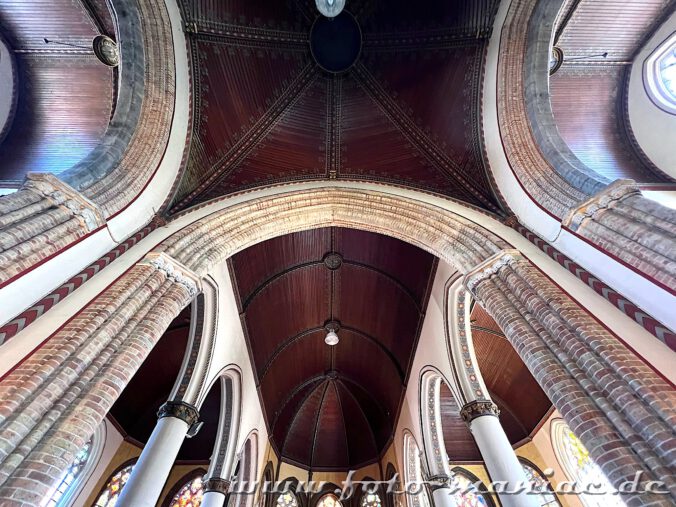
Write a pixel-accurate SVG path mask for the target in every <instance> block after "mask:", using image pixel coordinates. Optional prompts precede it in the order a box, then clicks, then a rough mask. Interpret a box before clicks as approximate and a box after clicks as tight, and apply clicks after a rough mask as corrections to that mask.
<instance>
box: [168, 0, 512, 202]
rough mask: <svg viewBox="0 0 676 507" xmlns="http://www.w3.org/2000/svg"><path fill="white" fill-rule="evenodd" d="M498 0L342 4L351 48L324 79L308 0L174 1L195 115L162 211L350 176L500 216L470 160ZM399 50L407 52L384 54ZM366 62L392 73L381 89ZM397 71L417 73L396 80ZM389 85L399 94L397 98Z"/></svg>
mask: <svg viewBox="0 0 676 507" xmlns="http://www.w3.org/2000/svg"><path fill="white" fill-rule="evenodd" d="M496 5H497V1H496V0H477V1H473V2H462V1H460V0H456V1H452V2H442V1H439V0H428V1H427V2H426V7H425V8H424V9H420V8H419V6H418V5H415V6H413V5H412V4H410V2H404V1H397V2H395V4H391V3H390V2H377V1H376V2H371V1H364V0H352V1H351V2H350V3H349V5H348V10H349V11H352V12H353V13H354V14H355V15H356V17H357V20H358V23H360V26H361V32H362V35H363V39H364V41H365V43H364V46H363V51H362V52H361V55H362V57H361V59H358V60H357V62H356V64H355V65H354V66H353V67H351V68H349V69H348V70H347V71H345V72H343V73H339V74H332V75H329V74H328V73H326V72H324V71H322V70H321V66H320V65H318V64H317V62H316V61H315V59H314V57H313V56H312V52H311V51H310V26H311V23H312V22H313V21H314V20H315V19H316V18H317V16H318V12H317V10H316V7H315V5H314V2H312V1H308V0H298V1H293V2H286V3H283V2H282V3H278V4H276V5H275V6H271V5H263V4H261V5H257V4H256V3H255V2H254V3H253V4H252V5H248V3H247V2H243V1H238V2H233V3H230V2H223V3H218V4H215V3H214V2H210V1H208V0H183V13H184V17H185V20H186V26H187V27H188V28H189V34H190V45H191V49H192V54H193V59H192V65H193V73H194V76H195V86H194V90H195V103H196V108H195V109H196V111H195V112H196V115H195V116H196V118H195V121H194V124H193V135H192V144H191V151H190V157H189V160H188V164H187V170H186V171H185V173H184V175H183V177H182V180H181V183H180V185H179V190H178V192H177V194H176V196H175V197H174V199H173V202H172V204H171V206H170V212H171V213H175V212H179V211H181V210H184V209H187V208H189V207H190V206H193V205H195V204H199V203H202V202H204V201H206V200H210V199H214V198H218V197H220V196H224V195H228V194H232V193H235V192H239V191H243V190H246V189H250V188H256V187H263V186H268V185H274V184H281V183H286V182H293V181H299V180H317V179H334V178H337V179H340V178H347V179H358V180H370V181H379V182H387V183H392V184H397V185H404V186H410V187H414V188H418V189H424V190H426V191H429V192H434V193H437V194H442V195H446V196H450V197H453V198H457V199H462V200H465V201H467V202H468V203H470V204H473V205H477V206H480V207H483V208H485V209H487V210H490V211H492V212H496V213H501V209H500V207H499V204H498V203H497V202H496V200H495V198H494V196H493V193H492V190H491V188H490V184H489V181H488V179H487V178H486V175H485V168H484V165H483V163H482V161H481V157H482V150H481V149H480V137H481V132H480V126H479V122H478V110H477V108H478V107H479V106H478V105H479V103H480V100H479V99H480V96H479V84H480V76H481V67H482V65H483V60H484V57H485V45H486V41H487V37H488V36H489V34H490V23H491V21H492V19H493V16H494V14H495V6H496ZM383 13H384V14H383ZM331 43H332V44H338V43H339V42H336V41H334V40H332V41H331ZM401 51H405V52H406V54H407V56H406V58H405V59H404V60H401V59H398V58H395V57H394V56H393V55H394V54H397V53H400V52H401ZM440 51H442V52H441V53H439V52H440ZM411 67H414V69H413V70H411ZM374 69H375V70H377V71H378V73H379V75H381V76H383V77H385V78H387V79H391V81H392V83H391V86H392V90H391V93H387V92H384V91H383V90H384V89H385V88H384V82H380V81H381V80H380V79H379V78H377V77H373V76H372V75H371V74H372V72H374ZM404 75H409V76H411V75H415V77H416V79H415V80H412V81H410V82H406V83H402V79H405V78H404V77H402V76H404ZM402 84H405V85H406V86H405V87H404V89H402V90H397V87H399V86H400V85H402ZM404 92H406V93H404ZM397 93H402V94H403V95H406V100H405V101H402V104H401V105H399V103H398V102H397V96H396V94H397ZM418 108H420V111H418V110H417V109H418ZM418 119H420V120H422V121H420V122H418V121H417V120H418ZM430 129H431V130H430ZM435 129H436V130H435Z"/></svg>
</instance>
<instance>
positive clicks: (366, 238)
mask: <svg viewBox="0 0 676 507" xmlns="http://www.w3.org/2000/svg"><path fill="white" fill-rule="evenodd" d="M329 253H334V254H338V255H339V256H341V257H342V264H340V265H338V266H333V267H334V268H335V269H330V267H329V265H327V264H325V262H324V260H323V259H324V258H325V256H326V255H327V254H329ZM230 266H231V274H232V277H233V281H234V285H235V287H236V290H237V291H238V298H239V300H240V301H241V305H240V307H241V310H242V321H243V323H244V325H245V328H246V335H247V339H248V341H249V349H250V351H251V358H252V362H253V366H254V370H255V371H256V372H257V373H258V378H259V382H260V384H259V393H260V396H261V400H262V402H263V404H264V407H265V414H266V420H267V424H268V427H269V428H270V429H271V434H272V438H273V444H274V445H275V447H276V448H277V449H278V450H279V451H280V452H281V454H282V456H283V457H284V458H286V459H288V460H291V461H293V462H295V463H297V464H299V465H301V466H306V467H315V468H318V467H319V468H333V469H345V468H349V466H356V465H360V464H364V463H366V462H371V461H373V460H375V459H376V458H377V457H378V453H379V452H380V451H382V450H383V449H384V447H385V444H386V443H387V441H388V440H389V438H390V437H391V435H392V431H393V424H394V421H395V420H396V416H397V414H398V412H399V407H400V402H401V396H402V389H403V382H404V378H405V376H406V374H407V372H408V369H409V364H410V362H411V358H412V355H413V352H414V349H415V345H416V343H417V336H418V333H419V327H420V325H421V323H422V319H423V316H424V307H425V305H426V301H427V296H428V293H429V289H430V285H431V280H432V278H433V273H434V270H435V268H436V262H435V260H434V258H433V257H432V256H431V255H430V254H428V253H425V252H423V251H421V250H419V249H417V248H416V247H413V246H411V245H408V244H405V243H403V242H401V241H398V240H394V239H391V238H385V237H384V236H380V235H378V234H374V233H370V232H361V231H350V230H345V229H339V228H328V229H318V230H314V231H305V232H299V233H295V234H290V235H287V236H282V237H279V238H275V239H272V240H269V241H266V242H264V243H261V244H259V245H256V246H253V247H251V248H250V249H247V250H244V251H242V252H240V253H238V254H237V255H235V256H234V257H233V259H231V261H230ZM331 319H335V320H338V321H339V322H340V326H341V328H340V330H339V331H338V335H339V337H340V343H338V345H336V346H335V347H330V346H328V345H326V344H325V343H324V337H325V336H326V331H325V330H324V328H323V326H324V323H325V321H328V320H331ZM374 364H377V365H378V367H377V368H374V367H373V365H374ZM327 386H328V387H327ZM320 393H321V394H320ZM312 413H314V419H313V417H312ZM312 449H315V450H314V451H313V450H312ZM313 455H314V460H312V456H313ZM348 465H349V466H348Z"/></svg>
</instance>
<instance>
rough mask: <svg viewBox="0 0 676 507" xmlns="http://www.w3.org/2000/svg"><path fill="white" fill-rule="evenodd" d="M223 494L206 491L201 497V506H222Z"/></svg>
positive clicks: (223, 502) (223, 501)
mask: <svg viewBox="0 0 676 507" xmlns="http://www.w3.org/2000/svg"><path fill="white" fill-rule="evenodd" d="M224 504H225V495H224V494H223V493H220V492H218V491H207V492H206V493H204V496H203V497H202V507H223V505H224Z"/></svg>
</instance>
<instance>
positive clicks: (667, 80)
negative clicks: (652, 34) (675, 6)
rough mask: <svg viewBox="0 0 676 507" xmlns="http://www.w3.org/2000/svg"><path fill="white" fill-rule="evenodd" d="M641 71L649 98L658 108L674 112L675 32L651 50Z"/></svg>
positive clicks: (675, 105) (675, 83)
mask: <svg viewBox="0 0 676 507" xmlns="http://www.w3.org/2000/svg"><path fill="white" fill-rule="evenodd" d="M643 71H644V79H645V83H646V90H647V92H648V96H649V97H650V99H651V100H652V101H653V102H654V103H655V105H656V106H657V107H659V108H660V109H663V110H664V111H667V112H669V113H672V114H676V33H673V34H671V36H670V37H668V38H667V40H665V41H664V42H662V44H660V45H659V46H658V47H657V49H655V51H653V53H652V54H651V55H650V56H649V57H648V58H647V60H646V61H645V65H644V67H643Z"/></svg>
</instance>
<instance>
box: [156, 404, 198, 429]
mask: <svg viewBox="0 0 676 507" xmlns="http://www.w3.org/2000/svg"><path fill="white" fill-rule="evenodd" d="M163 417H175V418H176V419H180V420H181V421H183V422H185V423H186V424H187V425H188V427H193V426H194V425H195V424H197V421H199V418H200V413H199V411H198V410H197V408H195V407H193V406H192V405H190V404H188V403H185V402H183V401H168V402H166V403H165V404H164V405H162V406H161V407H160V409H159V410H158V411H157V418H158V419H162V418H163Z"/></svg>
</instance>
